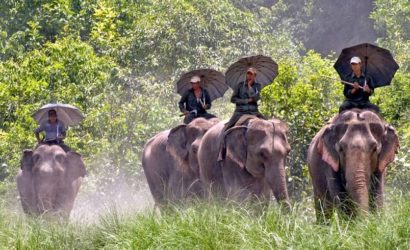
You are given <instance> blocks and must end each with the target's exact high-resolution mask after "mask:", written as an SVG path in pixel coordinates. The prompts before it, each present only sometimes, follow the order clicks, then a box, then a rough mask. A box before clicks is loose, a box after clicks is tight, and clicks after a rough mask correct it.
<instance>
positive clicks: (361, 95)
mask: <svg viewBox="0 0 410 250" xmlns="http://www.w3.org/2000/svg"><path fill="white" fill-rule="evenodd" d="M342 80H344V81H347V82H351V83H354V82H357V83H358V84H359V85H360V86H362V87H363V86H364V82H365V77H364V74H363V73H362V74H361V75H360V77H357V76H356V75H355V74H353V73H350V74H347V75H346V76H345V77H344V78H343V79H342ZM366 84H367V85H368V86H369V88H370V90H371V92H370V93H367V92H365V91H364V90H363V89H358V90H357V91H356V93H354V94H352V90H353V89H354V88H353V86H351V85H348V84H345V87H344V90H343V94H344V95H345V97H346V99H347V100H349V101H353V102H369V96H371V95H372V93H373V91H374V87H373V82H372V79H371V77H369V76H367V82H366Z"/></svg>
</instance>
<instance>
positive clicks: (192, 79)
mask: <svg viewBox="0 0 410 250" xmlns="http://www.w3.org/2000/svg"><path fill="white" fill-rule="evenodd" d="M200 81H201V77H199V76H193V77H191V82H200Z"/></svg>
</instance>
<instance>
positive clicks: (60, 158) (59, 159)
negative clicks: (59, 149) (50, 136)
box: [54, 155, 64, 162]
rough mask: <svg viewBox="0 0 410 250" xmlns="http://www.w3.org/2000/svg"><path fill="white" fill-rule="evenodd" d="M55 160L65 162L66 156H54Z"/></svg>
mask: <svg viewBox="0 0 410 250" xmlns="http://www.w3.org/2000/svg"><path fill="white" fill-rule="evenodd" d="M54 158H55V160H56V161H58V162H63V161H64V155H56V156H54Z"/></svg>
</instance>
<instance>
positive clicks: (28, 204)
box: [17, 145, 86, 217]
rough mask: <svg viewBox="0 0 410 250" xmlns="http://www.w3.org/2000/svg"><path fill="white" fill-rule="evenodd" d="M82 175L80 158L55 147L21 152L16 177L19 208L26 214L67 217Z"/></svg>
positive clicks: (84, 171) (73, 153) (84, 172)
mask: <svg viewBox="0 0 410 250" xmlns="http://www.w3.org/2000/svg"><path fill="white" fill-rule="evenodd" d="M85 174H86V170H85V166H84V163H83V161H82V159H81V156H80V155H79V154H77V153H75V152H68V153H66V152H65V151H64V150H63V149H62V148H61V147H59V146H56V145H51V146H50V145H41V146H39V147H37V148H36V149H35V151H32V150H25V151H24V152H23V157H22V160H21V170H20V173H19V174H18V176H17V186H18V189H19V192H20V197H21V202H22V205H23V209H24V211H25V212H27V213H34V214H43V213H45V212H52V213H59V214H61V215H62V216H64V217H68V216H69V214H70V211H71V209H72V207H73V203H74V199H75V196H76V195H77V192H78V190H79V187H80V184H81V179H82V177H84V176H85Z"/></svg>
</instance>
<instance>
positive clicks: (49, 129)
mask: <svg viewBox="0 0 410 250" xmlns="http://www.w3.org/2000/svg"><path fill="white" fill-rule="evenodd" d="M42 131H45V132H46V138H45V141H51V140H56V139H57V137H58V136H61V135H63V136H65V134H66V131H67V129H66V128H65V126H64V123H62V122H60V121H59V120H57V122H56V123H54V124H51V123H50V122H49V121H46V122H44V123H43V124H41V125H40V126H39V127H38V128H37V129H36V133H40V132H42Z"/></svg>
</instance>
